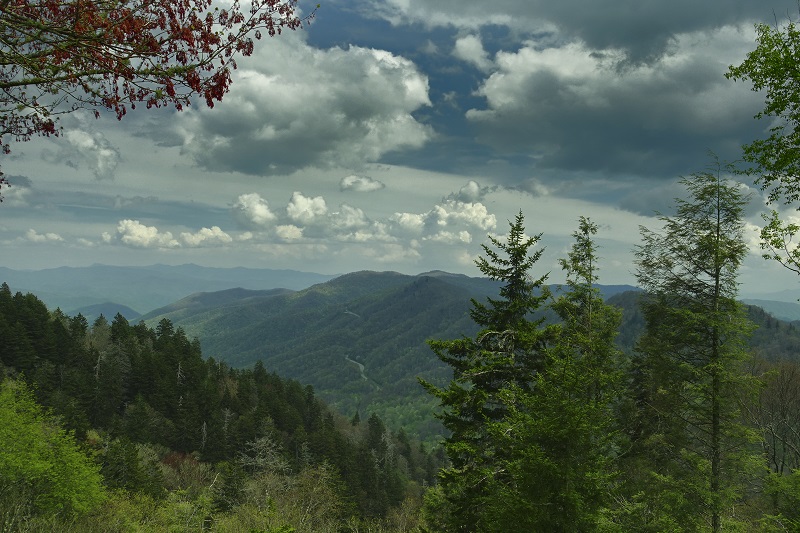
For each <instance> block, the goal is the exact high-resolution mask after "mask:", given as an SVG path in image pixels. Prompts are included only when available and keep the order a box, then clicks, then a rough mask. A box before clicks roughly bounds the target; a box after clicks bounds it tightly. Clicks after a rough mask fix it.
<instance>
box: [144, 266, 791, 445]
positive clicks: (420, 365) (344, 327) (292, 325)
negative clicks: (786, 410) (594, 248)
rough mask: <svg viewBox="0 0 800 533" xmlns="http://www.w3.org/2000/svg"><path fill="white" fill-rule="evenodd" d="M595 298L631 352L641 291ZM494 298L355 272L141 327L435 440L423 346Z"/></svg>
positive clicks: (434, 367) (196, 303)
mask: <svg viewBox="0 0 800 533" xmlns="http://www.w3.org/2000/svg"><path fill="white" fill-rule="evenodd" d="M599 288H600V290H601V292H602V293H603V295H604V297H606V298H607V299H609V302H611V303H614V304H615V305H617V306H619V307H621V308H622V309H623V310H624V314H625V320H624V323H623V328H622V331H621V332H620V337H619V343H620V346H621V347H623V348H625V349H631V348H632V346H633V344H634V342H635V339H636V338H637V337H638V334H639V332H640V331H641V326H642V322H641V315H640V314H639V313H638V308H637V305H638V295H639V293H640V291H638V289H636V288H635V287H632V286H629V285H621V286H600V287H599ZM498 290H499V284H497V283H496V282H493V281H491V280H489V279H486V278H471V277H468V276H463V275H458V274H449V273H446V272H438V271H437V272H428V273H424V274H419V275H416V276H407V275H402V274H398V273H396V272H356V273H352V274H346V275H343V276H340V277H338V278H336V279H333V280H330V281H328V282H326V283H322V284H318V285H314V286H312V287H309V288H307V289H304V290H301V291H279V290H272V291H242V290H227V291H221V292H217V293H201V294H195V295H192V296H189V297H187V298H185V299H183V300H181V301H178V302H175V303H174V304H171V305H169V306H167V307H164V308H162V309H157V310H155V311H152V312H150V313H148V314H146V315H144V316H143V317H142V319H143V320H145V321H146V322H147V323H148V325H150V326H155V325H156V324H157V323H158V321H160V320H162V319H164V318H168V319H169V320H170V321H172V322H173V324H174V325H175V326H179V327H182V328H183V329H184V330H185V331H186V334H187V335H188V336H189V337H197V338H198V339H199V340H200V343H201V346H202V347H203V353H204V354H205V355H206V356H210V357H214V358H216V359H218V360H224V361H226V362H228V363H229V364H231V365H232V366H235V367H246V366H250V365H252V364H254V363H255V362H256V361H258V360H261V361H263V362H264V364H265V366H266V367H267V369H269V370H273V371H275V372H277V373H278V374H280V375H282V376H287V377H291V378H294V379H297V380H298V381H300V382H302V383H309V384H311V385H313V386H314V388H315V390H316V391H317V393H318V394H319V395H320V396H322V397H323V398H324V399H325V400H326V401H328V402H329V403H330V404H332V405H333V406H334V407H336V408H338V409H339V410H340V411H342V412H343V413H345V414H347V415H353V414H355V412H356V411H360V412H361V415H362V416H363V415H364V413H365V412H372V411H375V412H378V414H379V415H380V416H381V417H382V418H384V419H385V420H387V422H389V423H390V425H392V426H393V427H400V426H403V427H406V428H407V429H410V430H411V431H412V432H416V433H418V434H419V436H421V437H422V438H426V437H427V436H430V435H431V434H433V433H436V432H437V431H439V427H438V425H437V424H436V423H435V422H433V417H432V416H431V415H432V413H433V411H434V410H435V407H436V404H435V402H434V401H433V400H432V399H431V398H430V397H429V396H428V395H427V394H426V393H425V392H424V391H423V390H422V388H421V387H420V386H419V384H418V383H417V378H418V377H424V378H425V379H427V380H431V381H434V382H439V383H445V382H446V380H447V379H449V376H450V374H449V368H447V367H446V366H444V365H443V364H442V363H441V362H440V361H439V360H438V359H437V358H436V356H435V355H434V354H433V352H432V351H431V350H430V348H429V347H428V346H427V344H426V341H427V340H429V339H455V338H459V337H461V336H462V335H465V336H473V335H475V333H477V327H476V326H475V324H474V323H473V322H472V320H471V319H470V317H469V310H470V307H471V304H470V298H475V299H477V300H479V301H484V300H485V298H486V297H487V296H491V297H497V295H498ZM753 313H754V314H753V317H754V320H756V322H757V323H759V324H766V321H767V320H773V319H771V318H768V315H766V314H765V313H763V311H761V310H755V308H754V311H753ZM778 323H779V321H777V320H773V322H770V327H773V326H772V325H773V324H774V327H775V328H777V327H778V326H777V324H778ZM765 331H766V330H765ZM777 331H778V330H777V329H776V330H774V331H772V332H770V333H769V334H766V333H765V334H764V335H761V334H760V335H759V336H758V338H756V339H754V341H755V342H756V343H757V344H758V345H759V346H762V347H763V355H764V356H765V357H768V358H775V357H784V356H785V354H786V353H800V331H799V332H798V335H795V334H794V333H791V334H790V332H792V331H793V330H790V328H789V326H788V325H786V324H785V323H784V326H783V329H782V330H780V331H781V332H782V333H781V334H777V333H776V332H777ZM787 335H789V337H787ZM787 339H788V340H787Z"/></svg>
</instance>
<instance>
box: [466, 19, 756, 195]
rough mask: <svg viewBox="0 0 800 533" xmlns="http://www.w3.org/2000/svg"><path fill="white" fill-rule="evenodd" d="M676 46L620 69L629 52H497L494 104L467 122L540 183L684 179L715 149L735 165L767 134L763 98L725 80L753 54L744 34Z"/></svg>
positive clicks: (489, 92) (486, 90) (689, 38)
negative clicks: (579, 178)
mask: <svg viewBox="0 0 800 533" xmlns="http://www.w3.org/2000/svg"><path fill="white" fill-rule="evenodd" d="M673 47H674V51H673V53H671V54H670V55H669V56H665V57H663V58H661V59H659V60H658V61H656V62H654V63H653V64H651V65H645V64H642V65H638V66H631V67H629V68H626V69H622V70H620V69H619V68H618V62H619V61H620V59H621V58H622V57H623V55H624V53H623V52H622V51H621V50H613V49H609V50H605V51H603V52H602V53H598V52H597V51H596V50H593V49H592V48H590V47H589V46H587V45H586V44H582V43H578V42H574V43H569V44H566V45H559V46H549V47H543V46H541V45H540V44H539V43H537V42H533V41H529V42H527V43H525V44H524V46H522V47H521V48H520V49H519V50H516V51H513V52H498V53H497V55H496V58H495V61H496V65H497V70H496V71H495V72H494V73H493V74H491V75H490V76H489V77H488V78H487V79H486V80H484V82H483V83H482V85H481V86H480V87H479V89H478V91H477V94H478V95H480V96H482V97H484V98H485V101H486V105H485V107H484V108H478V107H476V108H473V109H470V110H468V111H467V112H466V117H467V119H468V120H469V121H470V122H471V123H472V124H473V125H474V127H476V128H477V131H478V140H479V141H480V142H482V143H485V144H486V145H489V146H491V147H492V148H494V149H495V150H497V151H498V152H499V153H504V154H507V155H519V156H520V157H527V158H528V159H529V160H530V161H531V163H532V164H535V166H536V168H537V170H538V171H539V177H540V179H542V178H544V176H545V175H546V174H547V173H546V172H544V171H546V170H547V171H549V174H550V175H551V177H550V180H557V179H561V178H562V176H563V174H564V172H559V171H567V172H571V173H575V172H591V173H600V174H604V175H616V176H631V175H646V176H661V177H666V176H668V177H670V178H675V177H676V176H678V175H681V174H685V173H688V172H691V171H693V170H695V169H693V168H691V166H692V165H696V164H697V162H698V161H700V162H702V161H706V160H707V155H706V154H707V151H708V150H713V151H714V152H716V153H717V154H719V155H720V157H722V158H723V159H726V158H728V157H730V158H731V159H735V158H736V157H737V156H738V154H739V151H740V146H741V143H742V139H746V138H754V137H756V136H757V135H758V134H757V127H758V126H757V125H756V124H754V122H755V121H753V120H752V118H751V117H752V115H753V114H755V112H756V110H757V105H756V106H754V104H757V100H758V98H757V97H756V96H754V95H752V94H750V93H749V92H747V91H742V90H741V89H742V87H737V86H735V85H734V84H732V83H730V82H729V81H727V80H726V79H725V78H724V76H723V74H724V72H725V71H726V70H727V65H729V64H730V63H732V62H734V61H736V59H737V57H741V56H743V55H744V51H743V39H742V35H741V33H740V32H739V31H738V30H737V29H735V28H724V29H722V30H719V31H718V32H716V33H714V34H713V35H710V36H709V35H705V34H699V33H684V34H680V35H676V36H675V39H674V44H673ZM740 53H741V56H739V55H738V54H740ZM750 109H753V112H752V113H751V112H749V111H748V110H750ZM721 124H725V127H724V128H721V127H720V125H721Z"/></svg>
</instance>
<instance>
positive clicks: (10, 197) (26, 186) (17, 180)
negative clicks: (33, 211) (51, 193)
mask: <svg viewBox="0 0 800 533" xmlns="http://www.w3.org/2000/svg"><path fill="white" fill-rule="evenodd" d="M5 178H6V179H7V180H8V184H7V185H2V186H0V196H2V197H3V204H2V205H3V206H5V207H24V206H27V205H29V200H28V196H29V195H30V193H31V180H30V179H29V178H27V177H25V176H5Z"/></svg>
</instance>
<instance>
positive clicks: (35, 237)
mask: <svg viewBox="0 0 800 533" xmlns="http://www.w3.org/2000/svg"><path fill="white" fill-rule="evenodd" d="M25 239H27V240H29V241H31V242H59V241H63V240H64V238H63V237H61V235H59V234H58V233H50V232H48V233H37V232H36V230H34V229H29V230H28V231H26V232H25Z"/></svg>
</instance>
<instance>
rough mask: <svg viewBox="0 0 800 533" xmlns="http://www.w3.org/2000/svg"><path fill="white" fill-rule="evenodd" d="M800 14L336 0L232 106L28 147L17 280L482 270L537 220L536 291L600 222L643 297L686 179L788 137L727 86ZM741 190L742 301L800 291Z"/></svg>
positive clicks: (768, 4)
mask: <svg viewBox="0 0 800 533" xmlns="http://www.w3.org/2000/svg"><path fill="white" fill-rule="evenodd" d="M314 5H316V3H309V2H303V1H301V2H300V4H299V6H300V9H301V10H303V11H304V12H305V13H308V12H310V10H311V9H313V7H314ZM787 17H791V18H793V19H797V18H798V5H797V3H796V0H706V1H703V2H697V1H696V0H674V1H672V2H664V1H663V0H635V1H632V0H561V1H559V2H553V1H552V0H550V1H543V0H495V1H494V2H492V3H491V4H488V3H486V2H485V1H478V0H457V1H456V0H436V1H435V2H434V1H430V0H323V3H322V5H321V6H320V8H319V9H318V10H317V12H316V16H315V17H314V19H313V21H312V23H311V24H310V25H309V26H308V27H307V28H305V29H303V30H300V31H296V32H287V33H284V34H282V35H280V36H277V37H274V38H266V39H265V40H262V41H259V42H258V43H257V48H256V52H255V54H254V55H253V56H252V57H249V58H242V59H240V60H239V61H238V64H239V68H238V70H236V71H235V73H234V76H233V78H234V81H233V85H232V88H231V91H230V93H229V94H227V95H226V96H225V98H224V100H223V101H222V102H221V103H218V104H217V105H216V106H215V107H214V108H213V109H208V108H206V107H205V105H204V104H200V103H198V105H196V106H192V107H190V108H189V109H188V110H184V111H182V112H177V111H174V110H141V111H140V110H137V111H134V112H130V113H128V115H127V116H126V117H125V118H124V119H123V120H122V121H117V120H116V118H115V117H114V116H113V114H111V113H102V114H101V117H100V118H99V119H95V118H94V117H93V116H92V115H91V114H90V113H88V112H77V113H73V114H70V115H67V116H65V118H63V119H62V121H61V126H62V127H63V134H62V135H61V136H60V137H58V138H37V139H34V140H32V141H30V142H27V143H12V146H11V149H12V152H11V154H9V155H7V156H2V157H3V159H2V161H0V165H2V170H3V172H4V173H5V174H6V176H7V177H8V178H9V179H10V181H11V182H12V186H11V187H10V188H6V189H4V190H3V195H4V197H5V200H4V202H3V203H2V204H0V244H2V251H0V266H6V267H9V268H14V269H33V270H38V269H45V268H53V267H58V266H86V265H91V264H94V263H101V264H109V265H150V264H156V263H162V264H184V263H195V264H199V265H203V266H215V267H233V266H246V267H253V268H274V269H284V268H288V269H295V270H302V271H310V272H319V273H324V274H338V273H346V272H352V271H358V270H380V271H382V270H393V271H398V272H402V273H407V274H417V273H421V272H426V271H430V270H445V271H448V272H456V273H464V274H467V275H470V276H477V275H480V272H479V271H478V269H477V267H476V266H475V264H474V260H475V258H476V257H477V256H478V255H479V254H481V252H482V250H481V244H485V243H487V236H489V235H494V236H497V235H504V234H505V233H506V232H507V230H508V221H509V220H511V219H513V218H514V217H515V215H516V214H517V213H518V212H520V211H521V212H522V213H523V215H524V216H525V226H526V230H527V233H528V234H529V235H536V234H539V233H542V238H541V241H540V243H541V245H542V246H544V247H545V253H544V254H543V256H542V259H541V260H540V262H539V263H538V264H537V265H536V266H535V267H534V270H535V271H534V272H533V274H535V275H537V276H538V275H541V274H544V273H547V272H551V274H550V276H551V280H552V281H553V282H561V281H563V275H562V273H561V269H560V267H559V266H558V259H559V258H561V257H564V256H565V254H566V252H567V251H568V250H569V247H570V244H571V242H572V233H573V232H574V231H575V230H576V228H577V226H578V218H579V217H580V216H585V217H589V218H590V219H591V220H592V221H594V222H595V223H596V224H598V226H599V232H598V235H597V242H598V244H599V245H600V256H601V266H600V268H601V271H600V280H599V281H600V283H603V284H621V283H629V284H635V269H636V267H635V264H634V249H635V247H636V245H637V244H638V243H639V242H640V233H639V228H640V226H644V227H647V228H650V229H657V228H658V227H659V225H660V222H659V219H658V218H657V213H663V214H667V215H669V214H671V213H672V212H673V211H672V208H673V206H674V199H675V198H676V197H683V196H684V190H683V189H682V188H681V186H680V185H679V184H678V180H679V178H680V177H682V176H689V175H691V174H692V173H695V172H704V171H707V170H709V169H710V168H713V164H714V157H713V156H711V155H710V154H712V153H713V154H715V155H716V157H718V158H719V160H721V161H723V162H729V161H735V160H736V159H737V158H738V157H739V156H740V153H741V151H740V149H741V146H742V144H744V143H746V142H749V141H752V140H754V139H756V138H760V137H762V136H763V135H764V131H765V130H766V129H767V128H768V127H769V126H770V124H768V123H765V122H763V121H762V122H760V121H757V120H755V119H754V118H753V116H754V115H755V114H756V113H757V112H758V111H759V110H761V108H762V107H763V102H764V96H763V94H759V93H755V92H753V91H752V90H751V87H750V85H749V84H747V83H746V82H733V81H730V80H727V79H726V78H725V76H724V74H725V72H726V71H727V69H728V66H729V65H733V64H739V63H740V62H741V61H742V60H743V59H744V57H745V55H746V54H747V53H748V52H749V51H750V50H752V49H753V48H754V47H755V31H754V25H755V24H756V23H758V22H766V23H772V24H774V23H775V22H776V21H778V22H779V23H780V22H781V21H784V20H786V19H787ZM738 179H739V180H740V181H741V187H742V188H743V189H745V190H748V191H749V192H751V193H752V199H751V202H750V205H749V207H748V210H747V224H748V233H747V237H748V239H749V240H750V241H751V244H752V254H751V256H750V257H749V258H748V260H747V261H746V263H745V265H744V266H743V268H742V270H741V273H740V281H741V282H742V289H741V293H742V294H743V295H745V296H748V295H749V296H751V297H754V296H761V295H765V294H767V293H773V292H779V291H783V290H787V289H797V288H800V285H798V281H799V279H798V277H797V276H796V275H794V274H792V273H790V272H788V271H786V270H785V269H782V268H781V267H780V266H779V265H776V264H774V263H772V262H767V261H764V260H763V259H761V257H760V251H759V248H758V244H757V227H758V225H759V224H761V218H760V213H761V212H762V211H764V210H765V206H764V199H763V196H764V195H763V193H761V191H759V190H758V189H757V188H756V187H754V186H753V184H752V183H749V182H747V181H746V178H738ZM778 207H780V206H778ZM780 208H781V209H784V208H783V207H780ZM787 209H788V210H787V211H786V215H787V216H790V215H794V214H795V212H794V211H793V210H792V209H791V208H787Z"/></svg>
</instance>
